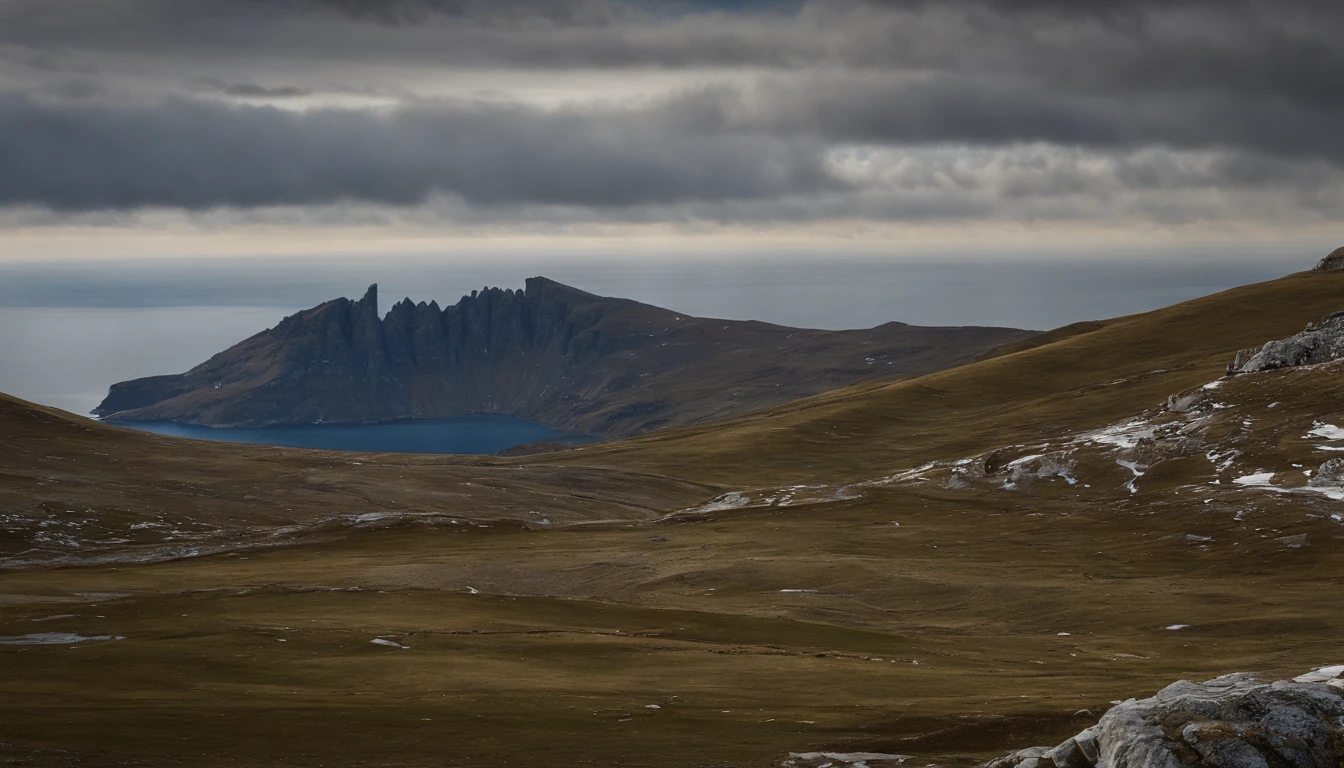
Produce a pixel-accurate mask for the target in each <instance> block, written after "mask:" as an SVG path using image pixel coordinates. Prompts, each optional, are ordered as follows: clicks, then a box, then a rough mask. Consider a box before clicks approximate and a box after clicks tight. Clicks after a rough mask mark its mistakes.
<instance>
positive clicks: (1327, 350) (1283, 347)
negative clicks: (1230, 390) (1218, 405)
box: [1227, 312, 1344, 376]
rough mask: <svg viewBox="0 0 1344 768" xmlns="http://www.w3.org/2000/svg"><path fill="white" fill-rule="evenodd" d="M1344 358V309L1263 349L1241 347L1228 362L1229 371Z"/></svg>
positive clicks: (1310, 363) (1262, 369) (1256, 369)
mask: <svg viewBox="0 0 1344 768" xmlns="http://www.w3.org/2000/svg"><path fill="white" fill-rule="evenodd" d="M1341 358H1344V312H1334V313H1332V314H1329V315H1326V316H1325V318H1324V319H1323V320H1321V324H1320V325H1316V324H1314V323H1309V324H1308V325H1307V328H1306V330H1304V331H1302V332H1301V333H1299V334H1297V335H1295V336H1289V337H1288V338H1286V339H1279V340H1277V341H1271V342H1269V343H1268V344H1265V345H1264V346H1263V347H1260V348H1259V349H1254V348H1252V349H1243V350H1241V351H1240V352H1238V353H1237V354H1236V356H1235V357H1234V358H1233V359H1232V362H1231V364H1229V365H1228V366H1227V374H1228V375H1229V376H1234V375H1236V374H1238V373H1255V372H1257V371H1272V370H1275V369H1277V368H1292V367H1295V366H1299V365H1316V364H1318V363H1329V362H1332V361H1335V360H1339V359H1341Z"/></svg>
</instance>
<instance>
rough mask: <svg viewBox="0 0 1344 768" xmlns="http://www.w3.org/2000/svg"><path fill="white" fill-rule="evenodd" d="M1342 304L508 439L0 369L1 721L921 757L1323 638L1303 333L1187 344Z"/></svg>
mask: <svg viewBox="0 0 1344 768" xmlns="http://www.w3.org/2000/svg"><path fill="white" fill-rule="evenodd" d="M1341 308H1344V274H1341V273H1335V272H1309V273H1302V274H1297V275H1291V276H1288V277H1285V278H1283V279H1280V280H1275V281H1271V282H1268V283H1262V284H1257V285H1251V286H1245V287H1242V288H1238V289H1235V290H1232V291H1228V292H1224V293H1221V294H1217V295H1214V296H1209V297H1205V298H1202V299H1198V300H1195V301H1191V302H1186V303H1183V304H1179V305H1176V306H1173V307H1169V308H1166V309H1162V310H1158V311H1155V312H1150V313H1145V314H1141V315H1135V316H1131V317H1124V318H1117V319H1113V320H1107V321H1103V322H1098V323H1094V324H1087V325H1085V326H1080V327H1077V328H1073V329H1069V330H1067V331H1062V332H1060V333H1057V334H1054V335H1053V336H1052V337H1050V338H1048V339H1045V340H1043V342H1042V343H1039V344H1034V345H1024V346H1025V348H1018V349H1017V350H1016V351H1012V352H1010V353H1008V354H1003V355H1000V356H996V357H993V358H991V359H985V360H981V361H978V362H972V363H969V364H966V365H962V366H960V367H957V368H953V369H949V370H944V371H941V372H936V373H932V374H929V375H925V376H921V377H918V378H914V379H910V380H907V381H897V382H894V383H893V382H877V381H873V382H869V383H862V384H859V385H857V386H854V387H849V388H846V389H842V390H837V391H834V392H828V393H824V394H820V395H816V396H814V397H811V398H808V399H805V400H801V401H798V402H793V403H788V404H785V405H780V406H777V407H774V408H770V409H766V410H762V411H757V412H753V413H748V414H745V415H740V416H735V417H732V418H730V419H727V420H723V421H719V422H715V423H712V424H705V425H697V426H692V427H688V428H684V429H675V430H668V431H662V432H657V433H654V434H650V435H645V436H641V437H636V438H633V439H629V440H623V441H619V442H613V443H608V444H601V445H594V446H585V447H582V448H578V449H574V450H569V451H563V452H558V453H552V454H545V455H540V456H527V457H518V458H499V457H419V456H399V455H360V454H348V453H322V452H309V451H300V450H293V449H262V448H255V447H244V446H231V445H221V444H204V443H196V442H190V441H181V440H173V439H169V438H163V437H157V436H153V435H144V434H140V433H135V432H132V431H129V430H124V429H120V428H117V427H115V426H111V425H106V424H98V423H94V422H89V421H86V420H83V419H78V418H75V417H70V416H68V415H65V414H61V413H59V412H54V411H51V410H48V409H44V408H41V407H38V406H33V405H31V404H26V403H21V402H17V401H13V400H8V399H0V429H3V431H4V434H5V437H6V440H5V442H4V447H3V448H0V509H4V510H6V511H5V513H4V517H3V519H0V531H3V535H4V536H5V537H6V538H5V539H3V540H2V541H0V544H3V549H2V550H0V555H2V557H0V565H3V566H4V567H5V569H6V570H4V571H3V572H0V675H2V676H3V679H4V680H5V681H6V691H7V692H8V693H9V694H11V695H8V696H6V697H4V698H3V700H0V744H4V745H6V746H3V747H0V755H3V756H5V757H7V758H9V759H11V760H13V761H17V762H19V764H24V762H23V761H27V762H28V763H30V764H40V765H87V766H103V765H107V766H111V765H147V766H166V765H180V764H184V763H190V764H193V765H202V766H225V765H238V764H247V765H259V766H279V765H296V764H298V765H328V766H373V765H379V766H382V765H396V766H430V765H433V766H443V765H449V766H471V765H503V764H506V763H507V764H512V765H528V766H566V767H568V766H574V765H584V764H593V765H620V766H661V767H666V768H673V767H676V768H684V767H686V766H757V765H759V766H772V765H783V764H784V763H785V762H786V761H788V760H790V759H791V758H790V757H789V755H790V753H815V752H822V751H825V752H831V753H835V754H845V755H853V754H857V753H863V752H869V753H876V754H878V755H885V756H887V757H888V758H890V759H889V761H888V762H885V763H884V762H882V761H881V760H880V759H873V760H872V761H871V762H869V763H868V764H869V765H883V764H888V765H898V764H902V763H904V764H910V765H930V764H933V765H938V766H942V767H944V768H955V767H957V766H973V765H976V764H978V763H979V762H981V761H983V760H987V759H990V758H992V757H997V756H999V755H1001V754H1004V753H1005V752H1007V751H1011V750H1012V749H1015V748H1017V747H1020V746H1023V745H1027V744H1047V743H1049V744H1053V743H1057V742H1059V741H1061V740H1063V739H1064V738H1066V737H1068V736H1070V735H1072V734H1073V733H1075V732H1076V731H1077V730H1079V728H1080V727H1081V726H1082V725H1086V724H1090V723H1091V722H1095V720H1096V718H1097V716H1098V715H1099V714H1100V712H1101V711H1103V710H1105V709H1106V708H1107V707H1108V706H1110V704H1109V703H1110V702H1112V701H1113V700H1117V699H1124V698H1128V697H1130V696H1143V695H1148V694H1151V693H1152V692H1154V691H1156V690H1157V689H1159V688H1161V687H1163V686H1164V685H1166V684H1167V683H1168V682H1170V681H1171V680H1173V679H1177V678H1193V679H1200V680H1202V679H1207V678H1210V677H1213V676H1216V675H1219V674H1223V673H1226V672H1232V671H1241V670H1255V671H1261V672H1265V673H1269V674H1274V673H1283V674H1286V675H1289V676H1291V675H1292V674H1297V673H1298V672H1300V671H1301V670H1302V669H1307V668H1311V667H1314V666H1320V665H1324V664H1330V663H1336V664H1337V663H1340V661H1341V660H1342V659H1344V642H1341V640H1340V638H1341V637H1344V619H1341V618H1340V617H1339V616H1338V615H1336V613H1337V612H1334V611H1332V610H1330V606H1331V605H1333V604H1334V602H1335V601H1336V598H1337V594H1338V591H1339V589H1340V586H1341V578H1340V577H1339V576H1338V574H1339V573H1341V572H1344V568H1342V566H1344V546H1342V545H1344V500H1341V498H1344V491H1340V492H1339V493H1336V492H1335V491H1336V490H1338V489H1336V488H1334V487H1333V486H1331V485H1330V484H1329V483H1322V482H1315V483H1313V478H1317V477H1320V475H1321V473H1322V471H1323V470H1324V467H1323V465H1325V464H1327V463H1328V461H1329V460H1330V459H1331V458H1332V457H1333V456H1334V455H1338V453H1337V449H1339V448H1344V429H1341V428H1340V427H1341V426H1344V406H1341V405H1339V403H1341V402H1344V399H1341V396H1342V395H1344V383H1341V379H1340V377H1339V370H1340V368H1339V364H1335V363H1327V364H1323V365H1315V366H1306V367H1297V368H1287V369H1283V370H1274V371H1266V372H1259V373H1248V374H1243V375H1239V376H1235V377H1232V378H1224V374H1225V372H1226V368H1227V365H1228V363H1229V362H1231V361H1232V359H1233V357H1234V356H1235V355H1236V353H1237V352H1238V351H1239V350H1242V349H1245V348H1247V347H1252V346H1258V345H1260V344H1263V343H1265V342H1267V341H1270V340H1272V339H1279V338H1284V337H1287V336H1290V335H1292V334H1294V333H1296V332H1298V331H1300V330H1301V329H1302V327H1303V326H1304V325H1306V324H1307V323H1308V322H1314V321H1318V320H1320V318H1322V317H1323V316H1325V315H1327V314H1329V313H1331V312H1333V311H1336V310H1338V309H1341ZM193 523H201V524H203V526H193V525H192V524H193ZM155 525H158V526H162V527H155ZM204 526H208V528H207V527H204ZM127 531H134V536H133V537H132V536H128V534H127V533H125V532H127ZM54 534H61V535H62V536H64V537H66V538H61V537H60V536H56V535H54ZM140 536H144V537H145V538H144V539H140V538H134V537H140ZM39 537H44V538H39ZM118 538H133V540H132V541H127V542H118V541H115V539H118ZM184 545H190V547H192V548H195V549H196V550H198V551H197V552H196V553H195V554H199V555H202V556H188V555H192V554H193V553H192V552H191V551H183V550H180V549H178V550H175V549H173V548H174V547H182V546H184ZM207 555H208V556H207ZM53 565H63V566H66V567H59V568H56V567H52V566H53ZM56 634H60V635H62V636H65V637H66V638H67V642H66V643H64V644H55V645H37V644H33V643H35V642H36V641H31V640H30V641H28V642H27V644H21V645H7V644H3V643H5V642H10V641H12V640H13V639H14V638H23V637H33V636H37V635H56ZM69 636H78V637H83V638H89V639H87V640H85V641H82V642H78V643H70V642H68V638H69ZM239 734H246V738H240V737H239ZM898 756H909V758H910V759H907V760H904V761H902V760H898V759H897V758H898ZM835 760H839V758H835ZM847 762H848V761H844V760H840V761H839V762H837V763H836V764H837V766H839V765H845V764H846V763H847Z"/></svg>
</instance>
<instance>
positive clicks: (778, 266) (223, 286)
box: [0, 247, 1314, 415]
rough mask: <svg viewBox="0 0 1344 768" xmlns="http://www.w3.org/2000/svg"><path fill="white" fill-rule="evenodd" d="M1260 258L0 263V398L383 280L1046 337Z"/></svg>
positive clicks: (87, 380) (203, 350)
mask: <svg viewBox="0 0 1344 768" xmlns="http://www.w3.org/2000/svg"><path fill="white" fill-rule="evenodd" d="M1287 253H1288V254H1289V256H1285V253H1284V252H1272V253H1269V254H1267V255H1266V256H1265V257H1263V258H1260V259H1258V260H1257V259H1255V258H1250V257H1246V256H1245V255H1242V257H1241V258H1237V259H1229V260H1228V261H1226V262H1211V261H1209V260H1208V259H1207V258H1185V259H1177V258H1171V259H1158V258H1142V259H1139V258H1131V259H1117V258H1091V259H1082V258H1079V259H1073V260H1067V259H1065V260H1061V259H1027V258H1021V257H1018V258H1015V259H1000V260H986V259H967V258H962V259H951V258H945V259H941V260H931V259H924V260H882V259H874V258H823V257H813V258H809V259H803V258H794V259H791V260H790V259H776V260H769V259H762V258H749V259H729V258H717V259H716V258H710V257H705V256H696V257H687V258H671V257H669V258H662V259H644V260H628V261H619V262H616V261H613V260H611V259H580V258H576V257H575V258H553V259H547V260H541V259H531V260H529V259H518V258H514V259H485V258H481V259H476V260H472V261H467V262H464V261H433V260H428V259H408V260H401V261H398V260H393V259H388V260H386V261H384V262H381V263H369V262H368V261H364V262H358V263H357V262H352V261H348V260H340V259H333V260H329V261H323V260H320V259H308V260H297V259H290V260H284V259H277V260H272V261H260V260H255V259H240V260H235V261H228V260H223V259H202V260H172V261H157V260H143V261H129V262H102V261H98V262H94V261H90V262H56V263H32V264H0V360H2V361H3V364H2V365H0V392H4V393H6V394H9V395H12V396H15V397H20V398H23V399H25V400H30V401H34V402H37V403H41V404H44V405H48V406H53V407H56V408H61V409H63V410H66V411H70V412H73V413H77V414H81V415H82V414H87V413H89V411H90V410H91V409H92V408H94V407H95V406H96V405H97V404H98V403H99V402H100V401H101V400H102V398H103V397H104V396H105V395H106V393H107V389H108V387H109V386H111V385H112V384H113V383H116V382H118V381H124V380H127V379H133V378H139V377H143V376H153V375H161V374H171V373H180V372H182V371H185V370H188V369H190V368H192V367H194V366H196V365H198V364H200V363H202V362H204V361H205V360H207V359H208V358H209V357H210V356H211V355H213V354H215V353H217V352H220V351H223V350H224V349H227V348H228V347H230V346H232V345H233V344H236V343H237V342H239V341H242V340H243V339H245V338H247V337H249V336H251V335H253V334H256V333H258V332H260V331H263V330H265V329H267V328H271V327H273V326H275V325H276V324H277V323H278V322H279V321H280V320H281V319H282V318H284V317H285V316H287V315H290V314H293V313H294V312H297V311H300V310H303V309H307V308H309V307H312V306H315V305H317V304H319V303H321V302H323V301H327V300H330V299H334V298H337V297H340V296H348V297H351V298H358V297H359V296H361V295H362V294H363V292H364V290H365V288H366V287H367V286H368V285H369V284H371V283H378V284H379V286H380V298H381V306H380V311H381V312H383V313H384V314H385V313H386V312H387V310H388V308H389V307H391V305H392V304H393V303H395V302H396V301H398V300H400V299H401V298H402V297H403V296H406V297H410V298H411V299H413V300H415V301H429V300H431V299H432V300H436V301H438V303H439V304H440V305H441V306H447V305H450V304H453V303H456V302H457V300H458V299H459V298H461V296H463V295H465V294H468V293H470V292H471V291H472V290H477V289H480V288H483V287H485V286H487V285H489V286H495V287H502V288H515V289H520V288H522V287H523V284H524V280H525V279H526V278H527V277H532V276H536V275H544V276H546V277H549V278H552V279H555V280H559V281H560V282H563V283H566V284H568V285H571V286H573V287H575V288H579V289H582V290H585V291H588V292H591V293H596V294H599V295H604V296H617V297H621V298H628V299H634V300H636V301H641V302H644V303H648V304H654V305H657V306H662V307H666V308H668V309H672V310H675V311H678V312H684V313H686V314H689V315H697V316H703V317H721V318H725V319H735V320H761V321H765V322H771V323H777V324H780V325H790V326H797V327H808V328H825V329H842V328H867V327H872V326H876V325H880V324H882V323H886V322H891V321H899V322H905V323H910V324H914V325H942V326H947V325H997V326H1008V327H1016V328H1027V329H1032V330H1048V329H1050V328H1056V327H1060V326H1063V325H1068V324H1070V323H1073V322H1078V321H1081V320H1095V319H1104V318H1109V317H1116V316H1122V315H1128V314H1133V313H1136V312H1143V311H1148V310H1152V309H1157V308H1160V307H1163V306H1168V305H1170V304H1175V303H1178V302H1181V301H1185V300H1188V299H1192V298H1196V297H1199V296H1204V295H1208V294H1211V293H1216V292H1218V291H1221V290H1225V289H1227V288H1231V287H1234V286H1237V285H1243V284H1246V283H1252V282H1259V281H1261V280H1266V279H1271V278H1275V277H1279V276H1282V275H1284V274H1288V273H1291V272H1295V271H1300V270H1303V269H1309V268H1310V267H1311V266H1312V265H1313V264H1314V261H1313V260H1312V257H1313V256H1314V254H1310V253H1304V252H1303V251H1302V249H1301V248H1300V247H1298V248H1296V249H1294V250H1293V251H1290V252H1287Z"/></svg>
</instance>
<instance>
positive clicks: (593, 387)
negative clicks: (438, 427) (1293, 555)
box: [94, 277, 1033, 437]
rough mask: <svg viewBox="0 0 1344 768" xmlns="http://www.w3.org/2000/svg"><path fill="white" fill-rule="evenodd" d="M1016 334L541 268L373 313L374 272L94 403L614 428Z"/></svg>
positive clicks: (742, 404) (297, 417)
mask: <svg viewBox="0 0 1344 768" xmlns="http://www.w3.org/2000/svg"><path fill="white" fill-rule="evenodd" d="M1032 335H1033V332H1030V331H1023V330H1018V329H1008V328H983V327H967V328H939V327H920V326H912V325H907V324H904V323H895V322H893V323H886V324H884V325H880V326H877V327H875V328H871V329H865V330H852V331H824V330H815V329H799V328H789V327H786V326H781V325H773V324H770V323H763V322H759V321H741V320H720V319H715V318H698V317H693V316H690V315H686V314H684V313H679V312H676V311H674V310H669V309H663V308H661V307H655V306H651V305H647V304H642V303H639V302H636V301H632V300H630V299H620V298H609V297H602V296H597V295H595V294H592V293H588V292H586V291H582V290H580V289H577V288H573V287H571V286H568V285H565V284H563V283H559V282H556V281H554V280H550V279H548V278H545V277H533V278H528V279H527V281H526V282H525V284H524V288H523V289H521V290H514V289H507V288H503V289H502V288H485V289H483V290H480V291H472V292H471V293H470V294H468V295H466V296H464V297H462V299H461V300H460V301H458V302H457V303H456V304H453V305H450V306H447V307H443V308H440V307H439V305H438V303H437V302H429V303H426V302H423V301H422V302H420V303H418V304H417V303H414V302H412V301H411V300H410V299H403V300H402V301H398V302H396V303H395V304H393V305H392V307H391V308H390V309H389V310H388V312H387V314H386V315H385V316H380V314H379V311H378V287H377V285H376V284H374V285H372V286H370V287H369V289H368V291H367V292H366V293H365V294H364V296H363V297H362V298H360V299H358V300H351V299H348V298H339V299H334V300H331V301H327V302H324V303H322V304H319V305H318V306H316V307H313V308H311V309H308V310H303V311H301V312H298V313H295V314H293V315H290V316H288V317H286V318H284V319H283V320H281V321H280V323H278V324H277V325H276V326H275V327H274V328H271V329H268V330H266V331H263V332H261V333H259V334H256V335H255V336H253V337H251V338H249V339H246V340H244V341H242V342H240V343H239V344H236V345H234V346H233V347H231V348H229V349H228V350H225V351H224V352H221V353H219V354H217V355H214V356H213V357H211V358H210V359H209V360H207V361H206V362H205V363H202V364H201V365H199V366H196V367H195V368H193V369H191V370H190V371H188V372H186V373H184V374H176V375H169V376H153V377H147V378H143V379H135V380H131V381H127V382H120V383H117V384H114V385H113V386H112V388H111V390H110V391H109V394H108V397H107V398H106V399H105V400H104V401H103V402H102V403H101V404H100V405H99V406H98V408H97V409H95V411H94V413H96V414H97V415H99V416H100V417H103V418H106V419H109V420H115V421H173V422H181V423H192V424H203V425H207V426H218V427H253V426H265V425H270V424H296V423H322V422H345V423H376V422H385V421H394V420H398V419H404V418H433V417H443V416H457V415H464V414H469V413H497V414H502V415H510V416H517V417H519V418H525V419H530V420H533V421H537V422H539V423H543V424H546V425H547V426H551V427H554V428H557V429H562V430H565V431H571V432H586V433H590V434H598V435H604V436H616V437H619V436H630V435H634V434H640V433H644V432H648V431H651V430H653V429H657V428H661V427H665V426H687V425H690V424H695V423H701V422H704V421H708V420H712V419H715V418H720V417H723V416H727V415H732V414H736V413H742V412H746V411H749V410H755V409H758V408H761V407H767V406H771V405H778V404H780V403H783V402H787V401H790V400H794V399H797V398H799V397H806V396H808V395H813V394H818V393H820V392H824V391H829V390H832V389H837V388H839V387H843V386H848V385H850V384H854V383H858V382H860V381H865V380H872V379H876V378H905V377H909V376H917V375H922V374H925V373H930V372H933V371H936V370H941V369H944V368H948V367H952V366H955V365H958V364H961V363H965V362H970V361H971V360H974V359H976V358H978V357H983V356H985V355H989V354H993V353H994V350H996V349H998V348H1000V347H1004V346H1006V345H1011V344H1014V343H1019V342H1022V341H1024V340H1026V339H1028V338H1030V337H1031V336H1032ZM725 391H726V392H728V394H727V395H726V396H725Z"/></svg>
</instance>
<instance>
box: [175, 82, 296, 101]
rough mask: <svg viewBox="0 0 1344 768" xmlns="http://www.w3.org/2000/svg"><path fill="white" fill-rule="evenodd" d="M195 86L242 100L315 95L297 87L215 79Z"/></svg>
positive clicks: (196, 83) (197, 83)
mask: <svg viewBox="0 0 1344 768" xmlns="http://www.w3.org/2000/svg"><path fill="white" fill-rule="evenodd" d="M194 85H195V86H196V87H198V88H200V89H202V90H207V91H214V92H216V93H221V94H224V95H226V96H238V97H242V98H265V99H294V98H301V97H303V96H311V95H312V94H313V90H312V89H311V88H301V87H299V86H297V85H276V86H264V85H257V84H256V83H226V82H224V81H222V80H219V79H218V78H213V77H207V78H202V79H201V80H199V81H197V82H195V83H194Z"/></svg>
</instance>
